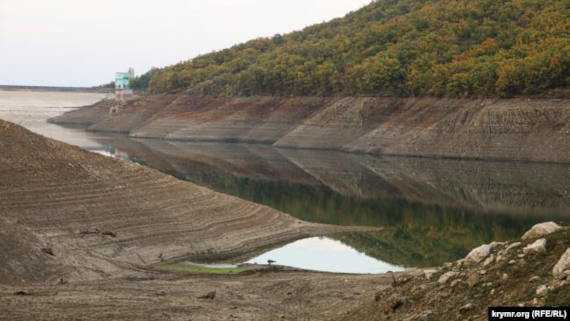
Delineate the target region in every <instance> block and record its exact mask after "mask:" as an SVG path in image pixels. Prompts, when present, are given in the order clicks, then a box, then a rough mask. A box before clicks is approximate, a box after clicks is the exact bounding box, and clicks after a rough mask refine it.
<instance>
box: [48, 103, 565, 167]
mask: <svg viewBox="0 0 570 321" xmlns="http://www.w3.org/2000/svg"><path fill="white" fill-rule="evenodd" d="M109 104H110V102H109V101H105V102H102V103H99V104H96V105H93V106H88V107H85V108H82V109H80V110H77V111H73V112H69V113H66V114H64V115H62V116H59V117H56V118H53V119H52V120H51V121H52V122H55V123H75V124H77V123H80V124H88V125H90V127H89V128H90V130H96V131H118V132H126V133H129V134H130V135H131V136H133V137H150V138H161V139H175V140H195V141H243V142H256V143H265V144H273V145H275V146H278V147H292V148H311V149H335V150H343V151H351V152H364V153H379V154H384V155H407V156H425V157H452V158H469V159H473V158H474V159H499V160H527V161H547V162H564V163H567V162H570V148H569V146H568V139H569V138H570V100H568V99H523V98H519V99H493V100H491V99H485V100H473V99H438V98H406V99H404V98H382V97H379V98H378V97H377V98H371V97H344V98H324V97H295V98H280V97H241V98H226V99H221V98H212V97H204V96H197V95H190V94H164V95H154V96H147V97H144V98H142V99H139V100H136V101H133V102H131V103H129V104H128V105H127V106H125V107H123V108H122V109H121V110H120V111H119V112H117V113H113V114H110V113H109Z"/></svg>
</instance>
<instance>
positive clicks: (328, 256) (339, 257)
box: [246, 237, 405, 274]
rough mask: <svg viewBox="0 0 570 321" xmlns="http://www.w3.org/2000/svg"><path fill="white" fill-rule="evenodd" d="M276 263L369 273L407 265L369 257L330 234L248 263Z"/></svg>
mask: <svg viewBox="0 0 570 321" xmlns="http://www.w3.org/2000/svg"><path fill="white" fill-rule="evenodd" d="M269 260H271V261H275V263H273V264H276V265H283V266H290V267H295V268H299V269H305V270H313V271H322V272H333V273H353V274H370V273H385V272H388V271H394V272H396V271H402V270H404V269H405V268H404V267H401V266H397V265H393V264H390V263H386V262H383V261H381V260H378V259H375V258H373V257H370V256H368V255H366V254H364V253H361V252H359V251H357V250H355V249H354V248H352V247H350V246H348V245H346V244H344V243H342V242H341V241H338V240H334V239H331V238H328V237H311V238H306V239H302V240H298V241H295V242H292V243H289V244H287V245H285V246H283V247H280V248H277V249H274V250H271V251H268V252H266V253H263V254H262V255H260V256H257V257H254V258H252V259H250V260H249V261H247V262H246V263H251V264H267V263H268V261H269Z"/></svg>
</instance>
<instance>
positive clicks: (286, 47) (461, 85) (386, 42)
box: [139, 0, 570, 97]
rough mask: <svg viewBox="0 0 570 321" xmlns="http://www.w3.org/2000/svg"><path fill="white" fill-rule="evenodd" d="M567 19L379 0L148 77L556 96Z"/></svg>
mask: <svg viewBox="0 0 570 321" xmlns="http://www.w3.org/2000/svg"><path fill="white" fill-rule="evenodd" d="M569 17H570V1H568V0H378V1H374V2H372V3H370V4H369V5H367V6H366V7H364V8H362V9H360V10H358V11H356V12H352V13H350V14H348V15H347V16H345V17H344V18H339V19H335V20H332V21H330V22H327V23H323V24H318V25H314V26H311V27H308V28H306V29H304V30H302V31H299V32H293V33H290V34H286V35H275V36H274V37H272V38H261V39H256V40H252V41H249V42H247V43H245V44H241V45H237V46H234V47H232V48H230V49H225V50H222V51H219V52H214V53H211V54H207V55H203V56H199V57H196V58H194V59H191V60H188V61H186V62H182V63H179V64H177V65H174V66H170V67H167V68H163V69H158V70H153V71H152V74H151V75H144V76H143V77H147V78H150V80H149V81H148V87H149V89H150V91H151V92H152V93H159V92H165V91H172V90H181V89H193V90H197V91H199V92H201V93H204V94H208V95H231V96H249V95H297V96H300V95H325V96H328V95H400V96H415V95H430V96H450V97H463V96H474V97H475V96H500V97H512V96H521V95H537V94H543V95H544V94H546V95H549V94H553V95H556V94H560V93H567V92H568V87H569V84H570V18H569ZM181 41H190V39H181ZM149 76H150V77H149ZM146 85H147V84H146V81H142V82H140V84H139V86H146Z"/></svg>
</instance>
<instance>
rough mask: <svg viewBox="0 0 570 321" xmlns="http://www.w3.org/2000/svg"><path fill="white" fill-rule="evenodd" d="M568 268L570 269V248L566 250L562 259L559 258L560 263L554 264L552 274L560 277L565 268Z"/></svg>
mask: <svg viewBox="0 0 570 321" xmlns="http://www.w3.org/2000/svg"><path fill="white" fill-rule="evenodd" d="M568 269H570V248H568V249H566V252H564V254H562V256H561V257H560V260H558V263H556V265H554V268H553V269H552V275H554V277H559V276H560V275H562V273H564V270H568Z"/></svg>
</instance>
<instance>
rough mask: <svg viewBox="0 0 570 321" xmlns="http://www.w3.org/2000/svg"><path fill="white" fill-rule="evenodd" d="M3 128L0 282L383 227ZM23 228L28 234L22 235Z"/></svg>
mask: <svg viewBox="0 0 570 321" xmlns="http://www.w3.org/2000/svg"><path fill="white" fill-rule="evenodd" d="M0 132H2V140H1V141H0V146H1V148H2V151H3V157H2V158H0V165H1V168H2V169H3V171H2V172H1V173H0V177H1V180H0V213H1V214H2V217H1V219H2V220H3V230H4V234H2V235H0V237H2V239H3V241H2V243H4V244H6V246H8V247H7V248H6V249H4V250H3V251H2V260H3V261H4V262H8V263H7V264H6V265H3V266H2V267H0V268H1V269H2V270H1V271H2V273H0V282H1V283H5V282H8V283H10V282H16V283H29V282H32V283H33V282H46V281H48V282H51V281H54V280H57V279H58V278H64V279H66V280H67V281H81V280H93V279H100V278H102V277H104V278H108V277H111V276H113V275H122V274H124V273H125V272H127V273H128V272H129V269H130V268H129V267H136V266H139V265H140V266H148V265H152V264H155V263H158V262H162V261H175V260H180V259H222V258H229V257H234V256H240V255H244V254H246V253H248V252H251V251H254V250H258V249H261V248H265V247H268V246H273V245H275V244H280V243H283V242H287V241H292V240H296V239H299V238H303V237H309V236H318V235H324V234H329V233H337V232H354V231H372V230H377V229H378V228H371V227H347V226H332V225H325V224H317V223H308V222H303V221H300V220H298V219H295V218H293V217H291V216H289V215H287V214H284V213H281V212H279V211H277V210H274V209H271V208H269V207H267V206H262V205H258V204H255V203H252V202H248V201H244V200H240V199H238V198H236V197H232V196H228V195H224V194H220V193H216V192H213V191H210V190H208V189H206V188H203V187H199V186H197V185H194V184H192V183H189V182H183V181H180V180H178V179H176V178H174V177H171V176H168V175H165V174H162V173H160V172H158V171H156V170H153V169H150V168H146V167H144V166H140V165H137V164H133V163H128V162H124V161H121V160H115V159H110V158H108V157H105V156H101V155H97V154H93V153H89V152H86V151H83V150H81V149H79V148H77V147H73V146H70V145H67V144H63V143H60V142H57V141H54V140H51V139H48V138H44V137H41V136H39V135H36V134H33V133H31V132H29V131H27V130H25V129H23V128H21V127H19V126H16V125H14V124H10V123H7V122H4V121H0ZM22 233H24V234H26V235H27V236H28V237H29V238H25V239H23V240H18V239H17V237H16V236H17V235H20V234H22ZM15 238H16V239H15ZM10 244H11V246H10ZM42 248H49V249H50V252H52V253H54V255H45V253H42V251H40V250H41V249H42ZM25 249H27V250H25ZM18 251H25V252H26V253H29V254H31V253H36V254H34V255H32V256H31V257H28V256H26V255H24V256H23V257H22V256H20V255H18V254H17V253H16V252H18ZM36 255H37V257H36ZM24 258H26V259H24ZM125 267H126V268H125ZM40 271H41V272H40Z"/></svg>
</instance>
